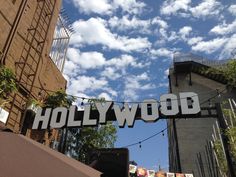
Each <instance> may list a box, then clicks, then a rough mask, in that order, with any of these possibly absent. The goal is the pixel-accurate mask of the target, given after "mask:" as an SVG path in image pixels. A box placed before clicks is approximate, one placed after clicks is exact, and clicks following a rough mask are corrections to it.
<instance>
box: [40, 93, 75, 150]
mask: <svg viewBox="0 0 236 177" xmlns="http://www.w3.org/2000/svg"><path fill="white" fill-rule="evenodd" d="M74 101H75V97H73V96H70V95H67V94H66V93H65V91H64V90H58V91H56V92H54V93H52V94H50V95H48V96H47V97H46V99H45V100H44V106H45V107H51V108H56V107H66V108H69V107H70V106H71V105H72V103H73V102H74ZM47 131H48V134H49V136H50V134H51V131H50V129H48V130H47ZM60 132H61V137H60V142H59V147H58V150H59V151H60V152H62V153H65V149H66V141H67V135H68V128H64V129H61V131H60Z"/></svg>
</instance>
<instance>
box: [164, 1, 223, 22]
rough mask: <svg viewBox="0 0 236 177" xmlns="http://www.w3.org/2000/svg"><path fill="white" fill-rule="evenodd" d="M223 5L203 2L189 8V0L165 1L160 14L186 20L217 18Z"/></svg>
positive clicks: (217, 2) (214, 2)
mask: <svg viewBox="0 0 236 177" xmlns="http://www.w3.org/2000/svg"><path fill="white" fill-rule="evenodd" d="M222 9H223V5H222V4H221V3H220V2H219V1H217V0H203V1H202V2H201V3H199V4H198V5H197V6H195V7H192V6H191V0H166V1H164V3H163V4H162V6H161V14H163V15H178V16H180V17H184V18H188V17H191V16H193V17H195V18H206V17H218V16H219V14H220V12H221V11H222Z"/></svg>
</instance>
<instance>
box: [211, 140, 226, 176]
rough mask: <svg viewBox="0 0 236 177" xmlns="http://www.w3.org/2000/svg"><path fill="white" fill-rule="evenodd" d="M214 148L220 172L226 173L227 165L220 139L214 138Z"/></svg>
mask: <svg viewBox="0 0 236 177" xmlns="http://www.w3.org/2000/svg"><path fill="white" fill-rule="evenodd" d="M214 150H215V152H216V155H217V158H218V162H219V168H220V170H221V172H223V173H224V174H226V173H227V171H228V166H227V161H226V159H225V155H224V151H223V147H222V145H221V142H220V140H216V141H215V142H214Z"/></svg>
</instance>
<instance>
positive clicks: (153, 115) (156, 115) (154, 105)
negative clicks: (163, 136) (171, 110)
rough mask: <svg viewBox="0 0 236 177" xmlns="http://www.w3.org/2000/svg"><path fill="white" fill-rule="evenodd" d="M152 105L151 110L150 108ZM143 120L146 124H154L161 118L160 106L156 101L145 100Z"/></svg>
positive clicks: (142, 107)
mask: <svg viewBox="0 0 236 177" xmlns="http://www.w3.org/2000/svg"><path fill="white" fill-rule="evenodd" d="M148 105H150V108H148ZM148 109H151V114H150V115H149V114H148ZM141 118H142V119H143V120H144V121H146V122H154V121H156V120H157V119H158V118H159V112H158V104H157V101H156V100H154V99H149V100H144V101H143V103H141Z"/></svg>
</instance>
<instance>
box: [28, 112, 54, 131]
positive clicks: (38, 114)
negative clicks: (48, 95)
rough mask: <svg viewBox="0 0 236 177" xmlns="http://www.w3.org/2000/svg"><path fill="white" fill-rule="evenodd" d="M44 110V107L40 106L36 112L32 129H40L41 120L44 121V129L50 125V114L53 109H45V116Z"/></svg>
mask: <svg viewBox="0 0 236 177" xmlns="http://www.w3.org/2000/svg"><path fill="white" fill-rule="evenodd" d="M42 110H43V109H42V108H39V109H38V111H37V112H36V115H35V118H34V124H33V127H32V129H38V126H39V122H41V121H42V122H43V124H42V127H41V128H42V129H46V128H47V127H48V121H49V116H50V113H51V110H52V109H51V108H47V109H46V110H45V114H44V116H42Z"/></svg>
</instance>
